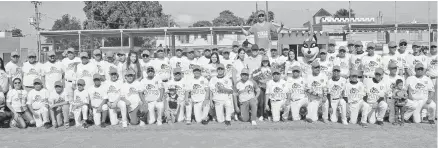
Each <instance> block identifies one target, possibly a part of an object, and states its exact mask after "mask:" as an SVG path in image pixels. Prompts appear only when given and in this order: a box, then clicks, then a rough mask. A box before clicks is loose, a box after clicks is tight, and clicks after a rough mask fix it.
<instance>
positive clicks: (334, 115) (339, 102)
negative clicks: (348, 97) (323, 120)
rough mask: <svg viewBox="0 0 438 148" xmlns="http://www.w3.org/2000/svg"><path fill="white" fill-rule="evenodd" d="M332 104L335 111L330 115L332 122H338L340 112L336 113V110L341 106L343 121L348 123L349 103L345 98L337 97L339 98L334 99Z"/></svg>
mask: <svg viewBox="0 0 438 148" xmlns="http://www.w3.org/2000/svg"><path fill="white" fill-rule="evenodd" d="M331 105H332V109H333V112H332V114H331V116H330V120H331V121H332V122H338V120H339V117H338V114H337V113H336V111H337V109H338V107H339V108H340V111H341V119H342V123H347V103H346V102H345V100H344V99H342V98H340V99H337V100H332V101H331Z"/></svg>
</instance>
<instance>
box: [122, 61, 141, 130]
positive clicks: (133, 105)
mask: <svg viewBox="0 0 438 148" xmlns="http://www.w3.org/2000/svg"><path fill="white" fill-rule="evenodd" d="M135 76H136V73H135V71H134V70H132V69H128V70H127V71H126V73H125V77H126V83H123V85H122V89H121V94H120V96H121V100H125V104H126V105H127V111H128V114H129V119H130V124H131V125H138V124H139V123H140V126H145V125H146V123H145V118H144V116H145V115H146V113H147V111H148V105H147V103H146V100H145V98H144V91H145V90H144V86H143V85H141V82H139V81H136V78H135Z"/></svg>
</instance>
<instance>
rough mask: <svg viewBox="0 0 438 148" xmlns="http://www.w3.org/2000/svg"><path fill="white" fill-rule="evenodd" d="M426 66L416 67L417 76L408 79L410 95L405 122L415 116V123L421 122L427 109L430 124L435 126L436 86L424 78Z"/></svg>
mask: <svg viewBox="0 0 438 148" xmlns="http://www.w3.org/2000/svg"><path fill="white" fill-rule="evenodd" d="M424 70H425V66H424V65H423V64H421V63H417V64H416V65H415V75H414V76H409V77H408V79H406V87H407V90H408V93H409V100H412V101H408V103H407V104H406V108H407V110H406V112H405V116H404V120H409V118H410V117H411V116H413V119H414V123H420V122H421V111H422V109H427V112H428V114H429V123H430V124H435V121H434V120H435V115H436V103H435V102H434V101H436V98H434V93H435V90H434V86H433V82H432V80H431V79H430V78H429V77H427V76H424Z"/></svg>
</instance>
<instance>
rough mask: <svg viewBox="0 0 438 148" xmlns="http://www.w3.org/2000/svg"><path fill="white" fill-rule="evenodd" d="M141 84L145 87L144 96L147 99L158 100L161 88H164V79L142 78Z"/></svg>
mask: <svg viewBox="0 0 438 148" xmlns="http://www.w3.org/2000/svg"><path fill="white" fill-rule="evenodd" d="M140 84H141V85H142V87H143V89H144V97H145V100H146V101H157V100H158V99H160V95H161V92H160V90H161V89H163V88H164V86H163V81H162V80H161V79H160V78H158V77H154V78H152V79H151V80H150V79H149V78H144V79H143V80H141V82H140ZM163 95H164V94H163Z"/></svg>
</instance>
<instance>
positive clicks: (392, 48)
mask: <svg viewBox="0 0 438 148" xmlns="http://www.w3.org/2000/svg"><path fill="white" fill-rule="evenodd" d="M388 49H389V52H388V54H386V55H384V56H382V68H383V70H385V74H389V71H390V70H389V69H388V68H389V67H388V65H389V63H391V62H393V63H395V64H396V65H397V67H399V68H401V62H399V61H398V60H397V57H398V55H397V54H398V53H397V51H396V50H397V43H395V42H394V41H391V42H389V43H388ZM401 71H402V70H397V74H401V73H400V72H401Z"/></svg>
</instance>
